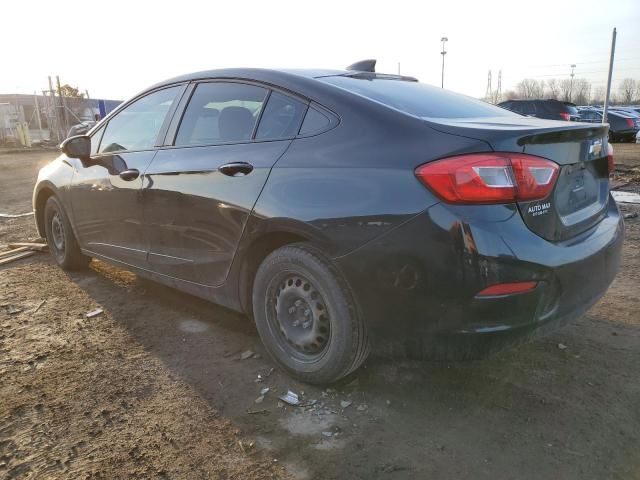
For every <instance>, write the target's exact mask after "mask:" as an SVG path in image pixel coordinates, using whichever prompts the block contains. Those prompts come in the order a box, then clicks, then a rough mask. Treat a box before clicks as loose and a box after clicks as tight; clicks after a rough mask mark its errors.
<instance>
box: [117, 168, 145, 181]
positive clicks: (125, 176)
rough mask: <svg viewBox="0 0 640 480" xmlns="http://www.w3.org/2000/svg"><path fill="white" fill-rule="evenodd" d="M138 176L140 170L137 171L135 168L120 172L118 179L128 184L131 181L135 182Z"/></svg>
mask: <svg viewBox="0 0 640 480" xmlns="http://www.w3.org/2000/svg"><path fill="white" fill-rule="evenodd" d="M139 176H140V170H138V169H137V168H131V169H129V170H124V171H122V172H120V178H121V179H122V180H125V181H127V182H130V181H131V180H135V179H136V178H138V177H139Z"/></svg>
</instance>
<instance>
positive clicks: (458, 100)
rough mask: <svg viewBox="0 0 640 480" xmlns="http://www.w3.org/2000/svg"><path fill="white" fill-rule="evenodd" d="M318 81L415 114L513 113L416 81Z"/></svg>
mask: <svg viewBox="0 0 640 480" xmlns="http://www.w3.org/2000/svg"><path fill="white" fill-rule="evenodd" d="M319 80H320V81H323V82H326V83H330V84H332V85H335V86H337V87H340V88H343V89H345V90H348V91H350V92H353V93H356V94H358V95H361V96H363V97H367V98H369V99H371V100H375V101H376V102H380V103H383V104H385V105H387V106H389V107H392V108H395V109H397V110H400V111H402V112H405V113H409V114H411V115H415V116H417V117H428V118H474V117H509V116H515V114H514V113H512V112H509V111H508V110H505V109H503V108H499V107H496V106H495V105H491V104H489V103H485V102H483V101H480V100H476V99H475V98H471V97H467V96H465V95H460V94H457V93H453V92H451V91H449V90H444V89H442V88H438V87H434V86H431V85H427V84H424V83H419V82H411V81H403V80H398V79H389V78H381V77H346V76H333V77H323V78H319Z"/></svg>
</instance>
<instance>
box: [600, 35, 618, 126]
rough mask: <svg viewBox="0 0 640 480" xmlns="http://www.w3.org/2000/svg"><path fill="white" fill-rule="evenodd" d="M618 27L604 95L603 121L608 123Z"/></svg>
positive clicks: (612, 47)
mask: <svg viewBox="0 0 640 480" xmlns="http://www.w3.org/2000/svg"><path fill="white" fill-rule="evenodd" d="M616 34H617V33H616V29H615V28H614V29H613V34H612V35H611V57H610V58H609V78H608V79H607V95H606V97H604V111H603V113H602V123H607V112H608V111H609V95H610V94H611V76H612V74H613V57H614V56H615V54H616Z"/></svg>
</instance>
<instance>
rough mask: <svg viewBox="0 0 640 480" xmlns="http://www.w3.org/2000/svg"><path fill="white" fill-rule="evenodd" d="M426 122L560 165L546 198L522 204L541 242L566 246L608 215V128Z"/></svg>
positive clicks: (503, 120) (510, 120) (510, 121)
mask: <svg viewBox="0 0 640 480" xmlns="http://www.w3.org/2000/svg"><path fill="white" fill-rule="evenodd" d="M425 120H426V121H427V122H428V123H429V125H430V126H431V127H432V128H435V129H437V130H440V131H443V132H446V133H451V134H457V135H461V136H465V137H469V138H475V139H479V140H484V141H487V142H488V143H489V144H490V145H491V147H492V148H493V149H494V150H495V151H500V152H521V153H526V154H530V155H536V156H538V157H543V158H546V159H549V160H552V161H554V162H556V163H557V164H558V165H559V166H560V174H559V176H558V178H557V180H556V184H555V187H554V189H553V191H552V192H551V194H550V195H549V196H548V197H547V198H545V199H542V200H536V201H533V202H520V203H518V207H519V210H520V214H521V215H522V218H523V220H524V222H525V223H526V225H527V226H528V227H529V229H530V230H532V231H534V232H535V233H537V234H538V235H540V236H541V237H543V238H545V239H547V240H550V241H563V240H566V239H569V238H571V237H573V236H575V235H578V234H579V233H581V232H584V231H585V230H587V229H589V228H591V227H592V226H594V225H596V224H597V223H598V222H600V221H601V220H602V218H603V217H604V216H605V214H606V205H607V202H608V197H609V171H608V163H607V152H608V140H607V133H608V130H609V127H608V125H600V124H588V123H578V122H576V123H574V122H571V123H569V122H561V121H553V120H540V119H535V118H527V117H522V118H519V117H496V118H483V119H425ZM436 120H437V122H436Z"/></svg>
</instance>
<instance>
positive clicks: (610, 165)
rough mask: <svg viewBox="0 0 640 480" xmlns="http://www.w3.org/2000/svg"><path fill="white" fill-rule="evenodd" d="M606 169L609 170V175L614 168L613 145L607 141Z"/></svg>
mask: <svg viewBox="0 0 640 480" xmlns="http://www.w3.org/2000/svg"><path fill="white" fill-rule="evenodd" d="M607 169H608V170H609V175H611V174H612V173H613V171H614V170H615V169H616V165H615V163H614V162H613V147H612V146H611V144H610V143H607Z"/></svg>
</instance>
